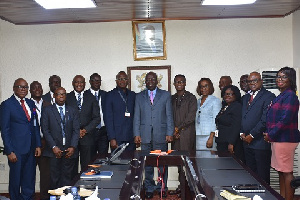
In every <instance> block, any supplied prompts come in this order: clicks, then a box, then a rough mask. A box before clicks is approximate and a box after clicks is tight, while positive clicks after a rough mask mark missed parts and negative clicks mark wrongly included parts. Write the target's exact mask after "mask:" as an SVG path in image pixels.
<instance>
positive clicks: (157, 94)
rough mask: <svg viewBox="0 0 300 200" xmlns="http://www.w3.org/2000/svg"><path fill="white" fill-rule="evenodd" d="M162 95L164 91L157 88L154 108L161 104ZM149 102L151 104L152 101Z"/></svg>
mask: <svg viewBox="0 0 300 200" xmlns="http://www.w3.org/2000/svg"><path fill="white" fill-rule="evenodd" d="M161 93H162V91H161V90H160V89H159V88H157V90H156V94H155V98H154V99H153V105H152V106H155V105H156V104H157V102H159V99H160V97H161ZM149 102H150V100H149Z"/></svg>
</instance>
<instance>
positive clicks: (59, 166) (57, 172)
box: [41, 87, 79, 189]
mask: <svg viewBox="0 0 300 200" xmlns="http://www.w3.org/2000/svg"><path fill="white" fill-rule="evenodd" d="M66 95H67V94H66V90H65V89H64V88H62V87H59V88H57V89H56V90H55V91H54V94H53V96H54V99H55V104H53V105H51V106H46V107H44V108H43V112H42V118H41V123H42V131H43V134H44V137H45V139H46V144H47V145H46V147H45V149H44V151H43V155H44V156H47V157H49V160H50V177H51V178H50V179H51V181H50V188H51V189H56V188H58V187H62V186H66V185H70V184H71V180H72V172H73V169H74V168H75V164H76V158H78V148H77V146H78V139H79V115H78V111H77V109H75V108H73V107H71V106H67V105H66V104H65V102H66Z"/></svg>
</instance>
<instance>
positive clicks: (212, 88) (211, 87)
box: [196, 78, 215, 96]
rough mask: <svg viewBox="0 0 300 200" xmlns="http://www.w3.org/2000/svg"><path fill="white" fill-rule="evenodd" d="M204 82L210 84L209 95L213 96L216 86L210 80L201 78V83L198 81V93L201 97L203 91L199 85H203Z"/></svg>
mask: <svg viewBox="0 0 300 200" xmlns="http://www.w3.org/2000/svg"><path fill="white" fill-rule="evenodd" d="M202 81H207V82H208V87H209V95H212V94H213V93H214V92H215V88H214V84H213V83H212V82H211V80H210V78H201V79H200V81H198V86H197V89H196V91H197V93H198V94H199V95H200V96H201V90H200V87H199V85H200V84H201V82H202Z"/></svg>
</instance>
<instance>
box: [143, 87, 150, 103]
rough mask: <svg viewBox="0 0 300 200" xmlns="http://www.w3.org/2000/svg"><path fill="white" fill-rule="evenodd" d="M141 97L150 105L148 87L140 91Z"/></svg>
mask: <svg viewBox="0 0 300 200" xmlns="http://www.w3.org/2000/svg"><path fill="white" fill-rule="evenodd" d="M142 94H143V97H144V99H145V102H146V104H147V105H148V106H152V105H151V102H150V97H149V96H148V89H146V90H144V91H142Z"/></svg>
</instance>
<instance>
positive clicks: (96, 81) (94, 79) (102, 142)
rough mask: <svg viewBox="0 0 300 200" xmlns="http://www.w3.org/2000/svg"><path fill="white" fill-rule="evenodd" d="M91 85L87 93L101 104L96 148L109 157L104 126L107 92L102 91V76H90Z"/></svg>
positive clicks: (96, 132) (96, 131) (95, 74)
mask: <svg viewBox="0 0 300 200" xmlns="http://www.w3.org/2000/svg"><path fill="white" fill-rule="evenodd" d="M90 85H91V88H90V89H89V90H87V91H86V92H87V93H89V92H90V93H91V94H92V95H94V96H95V98H96V100H97V101H98V103H99V108H100V121H101V122H100V123H99V124H98V125H97V127H96V130H95V138H96V139H95V147H96V149H95V150H96V152H97V153H100V154H103V155H107V153H108V136H107V131H106V126H105V124H104V117H103V116H104V115H105V99H106V91H104V90H101V89H100V86H101V76H100V75H99V74H98V73H93V74H92V75H91V76H90Z"/></svg>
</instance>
